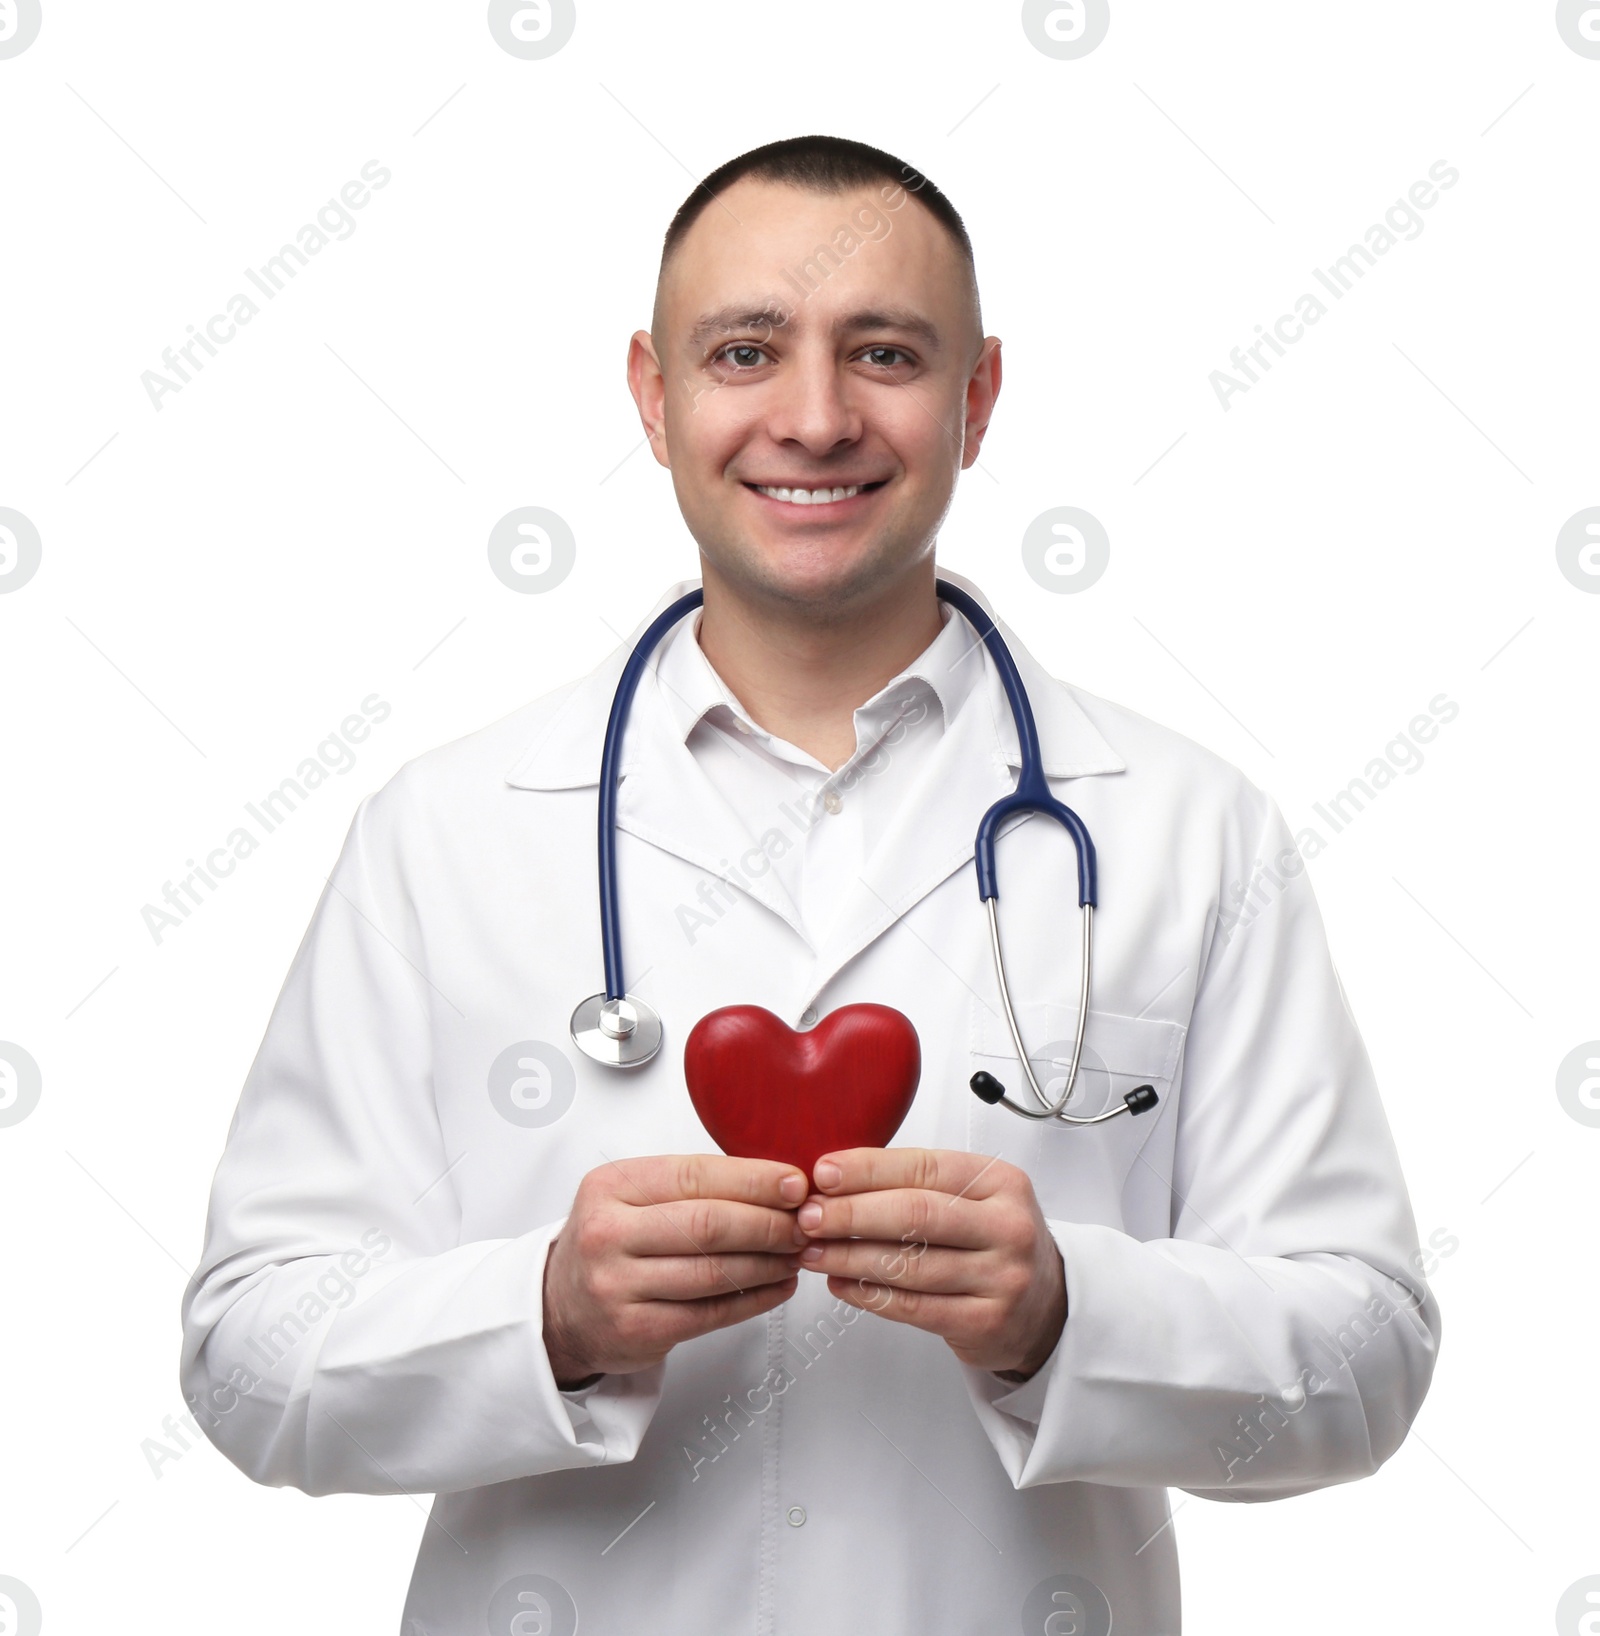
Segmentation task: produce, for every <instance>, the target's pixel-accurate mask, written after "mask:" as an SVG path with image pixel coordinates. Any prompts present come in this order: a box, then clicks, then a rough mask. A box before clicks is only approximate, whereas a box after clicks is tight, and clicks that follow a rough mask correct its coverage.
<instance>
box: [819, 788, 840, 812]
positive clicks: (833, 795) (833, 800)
mask: <svg viewBox="0 0 1600 1636" xmlns="http://www.w3.org/2000/svg"><path fill="white" fill-rule="evenodd" d="M822 804H823V806H825V807H826V808H827V809H828V811H829V812H837V811H838V810H839V809H840V808H841V807H842V806H843V805H844V801H843V799H842V798H841V797H840V794H839V792H838V791H837V790H829V791H828V793H827V794H826V795H825V796H823V798H822Z"/></svg>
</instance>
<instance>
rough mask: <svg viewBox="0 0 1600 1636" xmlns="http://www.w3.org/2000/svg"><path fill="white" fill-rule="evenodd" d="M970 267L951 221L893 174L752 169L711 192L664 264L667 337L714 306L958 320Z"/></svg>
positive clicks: (940, 322)
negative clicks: (793, 176)
mask: <svg viewBox="0 0 1600 1636" xmlns="http://www.w3.org/2000/svg"><path fill="white" fill-rule="evenodd" d="M970 302H971V274H970V272H969V270H968V268H967V264H966V260H965V258H964V257H963V256H962V254H961V251H960V250H959V249H958V248H957V246H956V244H955V242H954V240H953V239H952V238H951V236H950V234H949V232H948V231H947V230H946V229H945V227H944V226H943V224H942V223H940V222H939V221H938V220H937V219H936V218H935V217H934V215H933V214H932V213H931V212H930V211H928V210H927V209H925V208H924V207H923V206H922V205H921V204H919V203H918V202H917V199H916V196H915V194H912V193H908V192H906V191H905V189H903V188H901V187H898V186H897V185H895V184H893V183H889V182H884V183H883V184H882V185H881V186H880V185H877V184H874V185H872V186H868V187H862V188H856V189H851V190H850V191H848V192H844V193H813V192H810V191H808V190H806V189H802V188H796V187H790V186H787V185H785V184H781V183H773V182H762V181H756V180H754V179H753V178H751V177H744V178H743V179H741V180H740V181H738V182H736V183H735V184H734V185H733V186H732V187H730V188H729V189H728V190H727V191H726V192H725V193H722V194H719V195H718V197H717V198H715V199H713V200H712V201H711V202H710V203H709V204H707V206H706V207H705V209H704V210H703V211H701V213H700V215H699V217H698V218H697V219H696V221H695V223H694V225H693V226H692V227H691V228H690V229H689V231H688V233H687V234H686V235H685V236H684V238H683V240H682V242H681V243H680V244H679V245H678V248H677V250H676V251H675V253H674V254H673V256H672V258H671V259H670V261H669V262H668V263H667V266H666V267H665V269H664V270H663V273H662V279H661V286H660V290H659V292H658V305H657V312H658V316H659V317H660V319H661V320H662V321H663V323H664V325H665V327H666V331H667V333H666V335H665V336H664V337H663V339H669V340H672V341H683V340H685V339H686V338H688V337H690V336H691V335H693V334H694V333H695V331H696V328H697V326H700V325H703V321H704V320H705V318H706V317H707V316H708V315H712V314H717V313H722V312H726V311H731V310H740V309H749V310H752V311H758V310H761V309H763V308H767V309H776V310H778V311H781V312H783V313H785V314H786V315H787V318H788V322H789V324H790V325H791V326H793V327H794V328H796V329H798V328H800V327H802V326H808V325H810V324H812V323H817V324H821V325H831V324H832V323H833V322H834V320H835V319H836V317H837V316H838V315H839V314H840V313H842V312H845V311H850V310H855V311H865V310H875V311H899V312H915V313H921V314H923V315H924V316H925V317H926V318H927V319H928V321H930V322H931V323H932V324H933V325H934V326H935V327H936V328H938V329H939V330H940V331H942V332H946V333H949V334H952V335H953V334H954V332H956V331H957V330H959V328H960V326H961V324H962V322H963V318H964V314H965V313H966V311H967V310H968V309H969V307H970Z"/></svg>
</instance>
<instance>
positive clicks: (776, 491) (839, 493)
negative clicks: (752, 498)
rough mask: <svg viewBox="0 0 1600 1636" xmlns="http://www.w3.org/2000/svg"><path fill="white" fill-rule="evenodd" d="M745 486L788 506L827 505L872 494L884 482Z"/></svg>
mask: <svg viewBox="0 0 1600 1636" xmlns="http://www.w3.org/2000/svg"><path fill="white" fill-rule="evenodd" d="M745 487H746V488H749V489H753V490H754V491H755V492H756V493H757V494H764V495H766V497H767V498H768V499H769V500H777V501H779V502H780V503H781V504H783V505H787V506H826V505H832V504H833V503H834V502H835V501H838V500H853V499H854V498H855V497H856V495H858V494H870V493H872V491H873V490H874V489H880V488H882V487H883V483H882V482H877V483H851V484H848V485H843V486H836V487H834V488H825V489H821V488H819V489H797V488H777V487H774V486H772V485H770V484H767V483H747V484H746V485H745Z"/></svg>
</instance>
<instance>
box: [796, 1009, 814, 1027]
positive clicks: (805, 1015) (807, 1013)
mask: <svg viewBox="0 0 1600 1636" xmlns="http://www.w3.org/2000/svg"><path fill="white" fill-rule="evenodd" d="M816 1020H817V1008H816V1007H815V1006H814V1005H808V1006H807V1007H806V1008H805V1010H804V1011H802V1012H801V1013H800V1021H801V1022H802V1023H804V1024H805V1026H806V1027H807V1028H809V1027H810V1026H811V1025H812V1023H814V1022H815V1021H816Z"/></svg>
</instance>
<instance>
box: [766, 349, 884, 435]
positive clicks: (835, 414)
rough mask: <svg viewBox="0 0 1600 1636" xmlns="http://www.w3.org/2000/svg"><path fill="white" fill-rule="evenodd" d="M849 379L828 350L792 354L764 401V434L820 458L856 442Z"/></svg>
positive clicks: (856, 411) (857, 423)
mask: <svg viewBox="0 0 1600 1636" xmlns="http://www.w3.org/2000/svg"><path fill="white" fill-rule="evenodd" d="M850 384H851V383H850V381H849V379H848V378H847V377H846V375H845V374H844V372H843V371H842V370H841V369H840V367H839V363H838V360H837V359H836V358H835V357H834V356H833V355H832V353H831V352H825V351H822V350H820V349H819V350H818V351H817V352H816V353H815V354H806V355H797V356H794V357H792V358H791V359H790V360H789V367H788V368H787V369H786V370H785V371H784V372H783V375H782V377H781V379H780V380H779V381H778V383H777V388H778V389H777V391H776V392H775V393H774V395H773V397H772V398H771V400H770V402H769V405H768V409H767V432H768V435H769V436H771V437H772V439H773V440H774V441H775V442H778V443H797V444H799V445H800V447H801V448H803V449H804V450H805V451H806V452H807V453H808V454H811V455H816V456H819V457H820V456H822V455H827V454H831V453H832V452H833V451H834V450H835V449H837V448H839V447H840V445H841V444H850V443H854V442H856V441H857V440H858V439H859V438H860V436H861V411H860V408H859V407H858V405H857V404H856V402H855V400H854V397H853V395H852V393H851V390H850Z"/></svg>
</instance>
